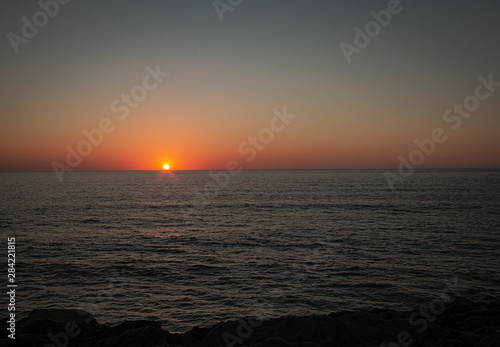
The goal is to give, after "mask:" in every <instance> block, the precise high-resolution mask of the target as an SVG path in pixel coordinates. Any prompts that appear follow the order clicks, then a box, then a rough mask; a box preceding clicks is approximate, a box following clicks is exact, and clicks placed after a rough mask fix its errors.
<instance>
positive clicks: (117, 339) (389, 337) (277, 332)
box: [0, 298, 500, 347]
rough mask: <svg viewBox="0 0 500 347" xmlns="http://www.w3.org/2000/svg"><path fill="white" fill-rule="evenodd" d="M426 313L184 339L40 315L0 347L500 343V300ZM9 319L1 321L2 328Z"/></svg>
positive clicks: (252, 327)
mask: <svg viewBox="0 0 500 347" xmlns="http://www.w3.org/2000/svg"><path fill="white" fill-rule="evenodd" d="M421 309H422V308H415V309H414V310H412V311H403V312H398V311H394V310H384V309H373V310H371V311H359V312H337V313H331V314H329V315H313V316H307V317H282V318H276V319H269V320H265V321H257V320H251V319H239V320H231V321H226V322H221V323H218V324H216V325H215V326H213V327H211V328H199V327H195V328H193V329H192V330H190V331H188V332H186V333H182V334H170V333H169V332H168V331H166V330H162V328H161V323H160V322H151V321H126V322H123V323H121V324H119V325H117V326H114V327H110V326H106V325H100V324H98V323H97V321H96V320H95V319H94V317H93V316H92V315H91V314H90V313H88V312H85V311H78V310H34V311H33V312H31V314H30V315H29V316H28V317H27V318H26V319H23V320H21V321H19V322H18V326H16V328H17V330H16V340H15V341H14V340H11V339H7V338H5V337H2V338H1V339H0V347H10V346H28V347H29V346H44V345H46V344H49V343H51V344H53V345H57V344H59V345H69V346H77V347H86V346H89V347H90V346H93V347H108V346H117V347H118V346H120V347H121V346H125V347H156V346H170V347H174V346H178V347H182V346H192V347H219V346H237V347H240V346H251V347H267V346H277V347H280V346H283V347H288V346H304V347H316V346H332V347H336V346H342V347H364V346H367V347H368V346H370V347H373V346H382V343H384V344H385V345H387V346H396V343H397V345H399V346H402V345H405V344H407V345H409V341H411V346H414V347H419V346H426V347H428V346H440V347H448V346H449V347H499V346H500V301H495V302H492V303H477V302H472V301H470V300H467V299H465V298H456V299H455V300H453V301H452V302H450V303H449V304H448V305H446V306H444V308H443V310H444V311H440V312H439V314H436V315H429V316H426V315H425V314H424V313H423V312H425V311H421ZM426 312H427V313H428V312H429V311H428V310H427V311H426ZM424 317H427V318H424ZM5 322H6V320H4V321H3V322H0V328H2V330H5V329H6V323H5ZM68 324H69V325H68ZM77 331H78V333H76V332H77ZM54 341H56V342H54ZM390 343H393V344H392V345H391V344H390Z"/></svg>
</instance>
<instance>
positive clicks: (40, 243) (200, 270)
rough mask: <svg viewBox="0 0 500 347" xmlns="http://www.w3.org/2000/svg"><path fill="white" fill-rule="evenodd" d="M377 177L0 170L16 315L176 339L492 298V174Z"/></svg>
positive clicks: (495, 181)
mask: <svg viewBox="0 0 500 347" xmlns="http://www.w3.org/2000/svg"><path fill="white" fill-rule="evenodd" d="M383 173H384V171H376V170H374V171H368V170H364V171H363V170H360V171H244V172H240V173H238V174H234V175H232V176H229V179H228V178H227V177H226V176H224V175H223V174H219V178H218V179H217V180H216V179H214V178H213V177H214V175H213V174H212V175H211V174H210V173H209V172H203V171H197V172H174V171H172V172H73V173H66V174H64V177H63V181H62V182H59V181H58V180H57V177H56V176H55V174H54V173H48V172H47V173H2V174H0V193H1V197H2V199H1V203H0V228H1V234H2V242H3V243H4V246H3V247H4V249H6V248H7V237H15V239H16V247H17V248H16V249H17V252H16V259H17V264H16V269H17V273H16V276H17V277H16V280H17V284H18V289H17V296H16V299H17V312H18V313H19V314H21V316H23V315H26V314H27V313H28V312H29V311H30V310H32V309H34V308H80V309H85V310H88V311H90V312H91V313H93V314H94V316H95V317H96V319H97V320H98V321H99V322H100V323H108V324H117V323H120V322H122V321H124V320H131V319H152V320H159V321H162V322H163V325H164V327H165V328H167V329H168V330H169V331H171V332H182V331H187V330H189V329H191V328H192V327H193V326H196V325H198V326H209V325H213V324H215V323H217V322H219V321H221V320H227V319H234V318H237V317H257V318H270V317H279V316H284V315H307V314H316V313H318V314H323V313H330V312H333V311H341V310H357V309H370V308H374V307H390V308H395V309H409V308H413V307H415V306H416V305H419V304H429V303H430V302H432V300H435V299H439V298H444V297H445V296H446V295H450V294H452V295H463V296H466V297H468V298H470V299H474V300H492V299H498V298H499V293H500V213H499V212H500V208H499V207H500V171H498V170H482V171H481V170H461V171H460V170H420V171H416V172H415V173H414V174H413V175H411V176H410V177H407V178H406V179H405V181H404V182H401V183H399V184H398V185H397V187H398V189H397V190H395V191H391V190H390V189H389V188H388V185H387V182H386V180H385V178H384V176H383ZM200 196H204V197H203V198H200ZM3 254H5V251H4V252H3ZM2 263H3V264H2V269H4V271H5V272H4V273H6V261H5V258H4V261H3V262H2ZM2 278H4V280H5V283H6V276H2ZM445 293H447V294H445ZM5 312H6V311H5Z"/></svg>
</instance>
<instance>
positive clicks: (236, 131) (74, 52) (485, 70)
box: [0, 0, 500, 171]
mask: <svg viewBox="0 0 500 347" xmlns="http://www.w3.org/2000/svg"><path fill="white" fill-rule="evenodd" d="M222 1H223V2H226V1H225V0H222ZM387 3H388V1H374V0H370V1H368V0H367V1H334V0H315V1H305V0H304V1H296V0H281V1H269V0H244V1H243V2H242V4H241V5H239V6H237V7H236V8H234V10H233V11H232V12H226V13H225V14H224V21H221V20H220V19H219V16H218V14H217V12H216V10H215V9H214V6H213V3H212V1H194V0H176V1H173V0H172V1H169V0H164V1H159V0H158V1H152V0H149V1H147V0H146V1H123V0H120V1H102V0H99V1H98V0H85V1H78V0H72V1H70V2H69V3H68V4H66V5H61V6H60V8H59V13H57V14H56V15H55V16H54V17H53V18H50V19H49V21H48V23H47V24H46V26H44V27H42V28H40V29H39V31H38V33H37V35H36V36H35V37H33V38H31V39H29V42H28V43H27V44H21V45H20V46H19V52H18V53H17V54H16V53H15V52H14V50H13V48H12V45H11V43H10V41H9V39H8V38H7V35H8V33H9V32H14V33H16V34H21V28H22V25H23V22H22V21H21V18H22V17H23V16H25V17H28V18H32V16H33V14H34V13H36V12H37V11H39V10H40V7H39V5H38V4H37V2H36V1H21V0H16V1H4V2H3V3H2V4H1V5H0V8H1V11H0V18H1V20H0V28H1V30H0V32H1V33H2V34H3V39H2V40H1V43H0V55H1V57H2V64H1V67H0V75H1V79H0V129H1V137H0V170H2V171H11V170H14V171H16V170H52V166H51V165H52V163H53V162H54V161H58V162H60V163H63V164H64V163H65V157H66V147H67V146H70V147H73V148H75V146H76V145H77V144H78V143H79V141H81V140H83V139H84V136H83V134H82V130H84V129H93V128H96V127H98V126H99V122H100V120H101V119H103V118H111V119H112V120H113V124H114V125H115V126H116V128H115V130H114V131H113V132H112V133H110V134H105V135H104V140H103V142H102V144H99V145H98V146H95V147H94V148H93V149H92V152H91V153H90V154H89V155H88V156H86V157H84V158H83V160H82V163H81V164H79V165H77V166H76V167H75V170H155V169H160V167H161V166H162V165H163V164H164V163H167V162H168V163H170V164H171V166H172V168H173V169H179V170H190V169H208V170H212V169H221V168H224V167H225V165H226V163H227V162H228V161H230V160H237V161H239V162H240V163H241V166H242V167H243V168H244V169H291V168H303V169H314V168H318V169H327V168H328V169H347V168H395V167H397V166H398V164H399V160H398V156H400V155H402V156H404V157H408V155H409V153H410V152H411V151H412V150H414V149H415V148H416V145H415V144H414V141H415V139H417V138H418V139H423V138H427V137H429V136H430V134H431V132H432V131H433V130H434V129H435V128H437V127H441V128H443V129H445V130H446V132H447V135H448V136H449V139H448V140H447V141H446V142H445V143H443V144H439V145H438V146H437V149H436V152H435V153H434V154H433V155H431V156H429V157H427V158H426V160H425V163H424V164H423V165H421V167H422V168H424V167H446V168H448V167H488V168H499V167H500V155H499V154H498V149H499V148H500V136H499V135H500V134H499V129H500V88H499V90H498V91H497V92H496V93H493V94H492V95H491V97H490V98H488V99H487V100H485V101H481V104H480V107H479V109H478V110H477V111H476V112H474V113H473V114H472V115H471V116H470V117H469V118H468V119H465V120H464V122H463V124H462V126H461V127H460V128H459V129H457V130H451V126H450V125H451V124H448V123H445V122H444V121H443V113H444V112H445V111H446V110H447V109H448V108H449V107H451V106H453V104H454V103H461V102H462V101H463V100H464V98H466V97H467V96H469V95H471V94H473V93H474V90H475V88H476V86H477V85H478V83H479V82H478V76H480V75H483V76H485V77H486V76H488V75H489V74H493V77H494V80H496V81H500V45H499V44H498V34H499V33H500V21H499V20H498V18H499V15H500V3H499V2H498V1H494V0H489V1H481V0H478V1H450V0H448V1H444V0H418V1H413V2H410V1H408V0H402V1H401V4H402V6H403V8H404V9H403V11H402V12H401V13H400V14H398V15H395V16H394V17H393V19H392V21H391V23H390V24H389V25H388V26H387V27H386V28H383V29H382V31H381V33H380V35H379V36H377V37H375V38H373V39H372V42H371V43H370V45H369V46H368V47H366V48H364V49H363V50H362V52H361V53H360V54H359V55H353V56H352V59H353V61H352V63H351V64H348V63H347V61H346V59H345V58H344V56H343V54H342V52H341V50H340V48H339V45H340V43H341V42H343V41H344V42H347V43H349V44H353V39H354V35H355V32H354V27H355V26H359V27H364V26H365V24H366V23H367V22H369V21H370V20H372V19H373V18H372V17H371V15H370V11H372V10H376V11H379V10H382V9H385V8H387ZM158 64H159V66H160V68H161V70H162V71H168V72H169V73H170V75H169V76H168V77H167V78H165V80H164V81H163V82H162V83H161V84H160V85H159V86H158V87H157V88H156V89H154V90H152V91H149V92H148V95H147V98H146V99H145V100H144V101H142V102H140V103H139V106H138V107H137V108H135V109H132V110H131V112H130V115H129V117H128V118H127V119H125V120H120V119H119V117H118V114H116V113H113V112H112V111H111V109H110V105H111V104H112V102H113V101H114V100H115V99H116V98H118V97H120V95H121V94H123V93H130V90H131V89H132V88H133V87H135V86H137V85H139V84H140V83H141V82H142V79H143V77H144V76H145V75H146V74H147V72H146V67H147V66H151V67H155V66H156V65H158ZM285 106H286V108H287V110H288V112H290V113H292V114H296V115H297V117H296V118H295V119H293V120H292V121H291V123H290V125H289V126H288V127H287V128H286V129H285V130H284V131H282V132H280V133H277V134H275V138H274V140H273V141H272V142H270V143H269V144H267V145H266V148H265V149H264V150H262V151H260V152H258V154H257V156H256V158H255V159H254V160H252V161H251V162H247V161H246V160H245V159H246V156H243V155H241V154H240V153H238V150H237V148H238V145H239V144H240V143H241V142H243V141H245V140H246V139H247V137H248V136H250V135H255V134H257V133H258V132H259V131H260V130H261V129H263V128H265V127H267V126H268V124H269V121H270V119H271V118H272V117H273V115H274V114H273V111H272V110H273V108H277V109H280V110H282V109H283V107H285Z"/></svg>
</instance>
